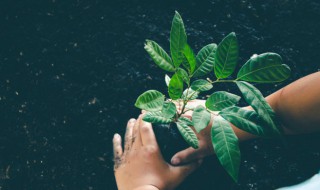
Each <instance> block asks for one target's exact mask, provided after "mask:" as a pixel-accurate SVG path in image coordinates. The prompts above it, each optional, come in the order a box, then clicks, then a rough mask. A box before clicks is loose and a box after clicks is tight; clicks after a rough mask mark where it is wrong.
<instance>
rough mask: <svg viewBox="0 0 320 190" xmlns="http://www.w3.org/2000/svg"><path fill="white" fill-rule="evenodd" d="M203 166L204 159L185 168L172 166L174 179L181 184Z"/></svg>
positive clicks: (184, 166)
mask: <svg viewBox="0 0 320 190" xmlns="http://www.w3.org/2000/svg"><path fill="white" fill-rule="evenodd" d="M201 164H202V159H200V160H197V161H194V162H191V163H189V164H186V165H183V166H171V167H172V168H173V169H172V171H173V174H172V177H173V179H174V180H175V181H176V182H178V184H179V183H181V182H182V181H183V180H184V178H186V177H187V176H188V175H190V174H191V173H192V172H193V171H195V170H196V169H197V168H198V167H199V166H200V165H201Z"/></svg>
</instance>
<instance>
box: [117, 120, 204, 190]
mask: <svg viewBox="0 0 320 190" xmlns="http://www.w3.org/2000/svg"><path fill="white" fill-rule="evenodd" d="M141 118H142V117H141V115H140V117H139V118H138V120H135V119H131V120H129V122H128V125H127V129H126V134H125V143H124V144H125V148H124V151H123V149H122V143H121V136H120V135H118V134H115V135H114V138H113V150H114V162H115V164H114V172H115V177H116V181H117V186H118V189H119V190H132V189H136V190H138V189H139V190H142V189H161V190H163V189H174V188H175V187H176V186H178V185H179V184H180V183H181V182H182V181H183V180H184V178H185V177H187V176H188V175H189V174H190V173H191V172H192V171H194V170H195V169H196V168H197V167H198V166H199V165H200V163H201V161H198V162H193V163H190V164H187V165H183V166H172V165H170V164H168V163H166V162H165V161H164V160H163V158H162V155H161V152H160V150H159V147H158V144H157V141H156V137H155V135H154V132H153V129H152V126H151V124H150V123H147V122H144V121H143V120H142V119H141Z"/></svg>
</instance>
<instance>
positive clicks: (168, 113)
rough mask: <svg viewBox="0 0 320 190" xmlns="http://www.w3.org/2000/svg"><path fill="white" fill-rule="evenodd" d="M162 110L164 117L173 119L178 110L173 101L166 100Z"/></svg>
mask: <svg viewBox="0 0 320 190" xmlns="http://www.w3.org/2000/svg"><path fill="white" fill-rule="evenodd" d="M161 112H162V114H163V116H164V117H166V118H169V119H171V118H173V116H174V115H175V114H176V112H177V108H176V105H175V104H174V103H172V102H165V103H164V104H163V107H162V110H161Z"/></svg>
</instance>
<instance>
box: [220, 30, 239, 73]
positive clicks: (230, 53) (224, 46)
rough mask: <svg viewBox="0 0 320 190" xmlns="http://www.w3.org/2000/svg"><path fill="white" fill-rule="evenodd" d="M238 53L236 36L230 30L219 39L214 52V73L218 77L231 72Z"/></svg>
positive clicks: (234, 66) (235, 63)
mask: <svg viewBox="0 0 320 190" xmlns="http://www.w3.org/2000/svg"><path fill="white" fill-rule="evenodd" d="M238 54H239V50H238V41H237V37H236V34H235V33H234V32H232V33H230V34H229V35H228V36H226V37H225V38H224V39H223V40H222V41H221V43H220V44H219V45H218V48H217V52H216V54H215V64H214V73H215V75H216V77H217V78H218V79H222V78H227V77H228V76H230V75H231V74H232V73H233V71H234V69H235V68H236V65H237V61H238Z"/></svg>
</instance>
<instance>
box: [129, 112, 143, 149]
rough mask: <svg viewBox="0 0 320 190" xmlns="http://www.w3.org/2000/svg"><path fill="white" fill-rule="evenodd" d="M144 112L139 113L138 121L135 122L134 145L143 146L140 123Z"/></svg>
mask: <svg viewBox="0 0 320 190" xmlns="http://www.w3.org/2000/svg"><path fill="white" fill-rule="evenodd" d="M142 116H143V115H142V114H141V115H139V117H138V119H137V121H136V123H135V124H134V127H133V135H132V136H133V146H135V147H136V146H141V144H142V143H141V135H140V131H139V126H140V123H141V121H142Z"/></svg>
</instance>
